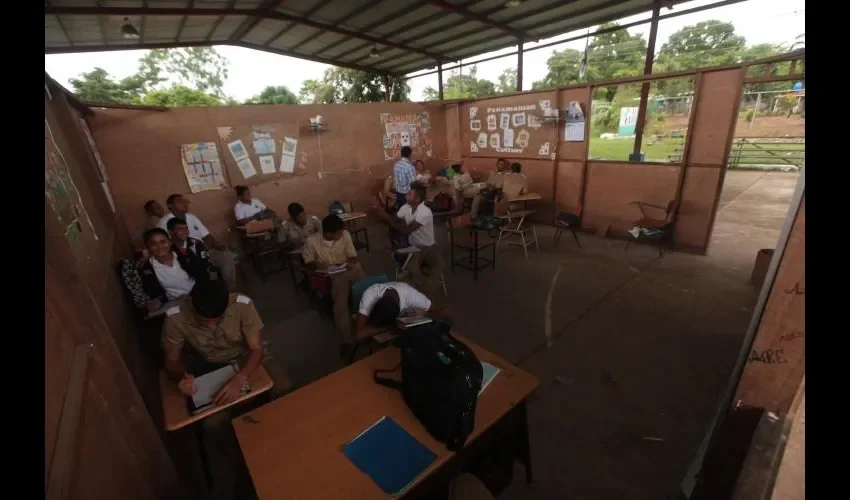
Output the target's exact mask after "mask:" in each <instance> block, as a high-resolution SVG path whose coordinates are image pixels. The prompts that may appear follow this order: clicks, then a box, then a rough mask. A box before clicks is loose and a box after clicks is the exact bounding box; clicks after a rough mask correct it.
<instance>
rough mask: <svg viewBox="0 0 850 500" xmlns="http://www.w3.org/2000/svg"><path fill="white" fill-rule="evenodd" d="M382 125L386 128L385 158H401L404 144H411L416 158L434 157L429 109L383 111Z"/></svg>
mask: <svg viewBox="0 0 850 500" xmlns="http://www.w3.org/2000/svg"><path fill="white" fill-rule="evenodd" d="M381 126H382V128H383V129H384V130H383V134H382V135H383V138H382V147H383V150H384V159H385V160H396V159H398V158H401V148H402V146H410V147H411V149H413V157H414V158H416V159H425V158H431V157H433V155H434V142H433V139H432V137H431V117H430V116H429V114H428V112H427V111H420V112H417V113H381Z"/></svg>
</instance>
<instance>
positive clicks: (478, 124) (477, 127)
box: [469, 120, 481, 132]
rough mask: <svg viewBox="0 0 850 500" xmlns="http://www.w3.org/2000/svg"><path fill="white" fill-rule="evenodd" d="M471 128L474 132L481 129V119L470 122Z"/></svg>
mask: <svg viewBox="0 0 850 500" xmlns="http://www.w3.org/2000/svg"><path fill="white" fill-rule="evenodd" d="M469 130H472V131H473V132H478V131H479V130H481V120H471V121H470V122H469Z"/></svg>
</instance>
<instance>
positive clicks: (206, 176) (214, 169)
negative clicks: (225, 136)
mask: <svg viewBox="0 0 850 500" xmlns="http://www.w3.org/2000/svg"><path fill="white" fill-rule="evenodd" d="M180 157H181V159H182V163H183V172H184V173H185V174H186V181H187V182H188V183H189V191H191V192H193V193H200V192H201V191H208V190H210V189H220V188H222V187H223V186H225V185H226V182H225V180H224V174H223V173H222V171H221V160H220V158H219V156H218V148H217V147H216V145H215V143H214V142H198V143H194V144H183V145H182V146H180Z"/></svg>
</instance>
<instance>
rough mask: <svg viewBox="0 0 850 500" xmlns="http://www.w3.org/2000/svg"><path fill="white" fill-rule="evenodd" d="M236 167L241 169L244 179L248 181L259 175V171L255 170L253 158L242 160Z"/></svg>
mask: <svg viewBox="0 0 850 500" xmlns="http://www.w3.org/2000/svg"><path fill="white" fill-rule="evenodd" d="M236 166H237V167H239V171H240V172H242V177H244V178H246V179H247V178H249V177H254V176H255V175H257V170H256V169H255V168H254V162H252V161H251V158H248V157H245V158H242V159H241V160H239V161H237V162H236Z"/></svg>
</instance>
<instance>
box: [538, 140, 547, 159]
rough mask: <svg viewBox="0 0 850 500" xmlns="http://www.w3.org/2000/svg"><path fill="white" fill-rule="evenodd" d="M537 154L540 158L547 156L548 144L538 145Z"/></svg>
mask: <svg viewBox="0 0 850 500" xmlns="http://www.w3.org/2000/svg"><path fill="white" fill-rule="evenodd" d="M537 154H539V155H540V156H548V155H549V143H548V142H544V143H543V144H541V145H540V149H539V150H538V151H537Z"/></svg>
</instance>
